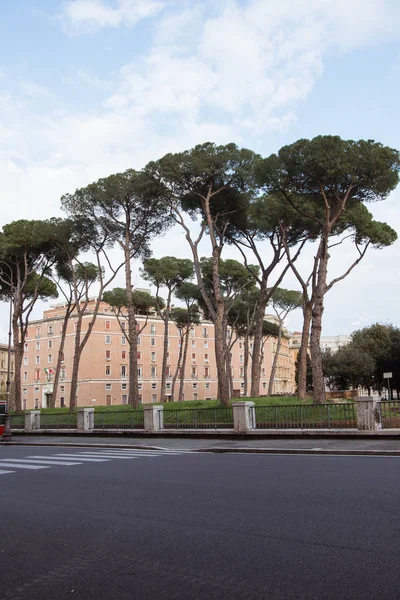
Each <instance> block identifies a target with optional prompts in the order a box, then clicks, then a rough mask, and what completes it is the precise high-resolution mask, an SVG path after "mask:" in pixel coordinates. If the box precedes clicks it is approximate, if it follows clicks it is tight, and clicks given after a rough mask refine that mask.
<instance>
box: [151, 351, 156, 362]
mask: <svg viewBox="0 0 400 600" xmlns="http://www.w3.org/2000/svg"><path fill="white" fill-rule="evenodd" d="M151 362H156V353H155V352H152V353H151Z"/></svg>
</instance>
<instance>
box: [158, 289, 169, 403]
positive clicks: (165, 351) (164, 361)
mask: <svg viewBox="0 0 400 600" xmlns="http://www.w3.org/2000/svg"><path fill="white" fill-rule="evenodd" d="M171 295H172V291H171V290H168V298H167V306H166V309H165V314H164V317H163V321H164V347H163V358H162V371H161V390H160V402H164V401H165V382H166V379H167V375H166V371H167V354H168V325H169V311H170V305H171ZM159 312H160V313H161V311H159Z"/></svg>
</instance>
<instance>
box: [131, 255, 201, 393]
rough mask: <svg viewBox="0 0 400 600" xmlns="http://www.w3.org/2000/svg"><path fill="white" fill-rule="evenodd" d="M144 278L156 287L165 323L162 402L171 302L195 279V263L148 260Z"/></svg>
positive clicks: (178, 259)
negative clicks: (163, 296) (182, 286)
mask: <svg viewBox="0 0 400 600" xmlns="http://www.w3.org/2000/svg"><path fill="white" fill-rule="evenodd" d="M141 273H142V277H143V279H145V280H146V281H149V282H150V283H152V284H153V285H154V286H155V287H156V300H157V304H156V307H157V313H158V316H159V317H160V318H161V319H162V321H163V323H164V343H163V358H162V370H161V389H160V402H164V400H165V381H166V375H167V356H168V325H169V321H170V312H171V300H172V295H173V293H174V291H175V290H176V288H177V286H179V285H180V284H181V283H183V282H184V281H185V280H187V279H191V278H192V277H193V262H192V261H191V260H189V259H186V258H175V257H174V256H164V257H163V258H159V259H158V258H148V259H147V260H145V261H144V262H143V269H142V270H141ZM160 288H165V289H166V292H167V293H166V302H165V304H164V303H163V305H164V306H165V308H163V307H162V306H161V305H160V302H159V297H160Z"/></svg>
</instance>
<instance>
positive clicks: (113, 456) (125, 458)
mask: <svg viewBox="0 0 400 600" xmlns="http://www.w3.org/2000/svg"><path fill="white" fill-rule="evenodd" d="M79 456H82V458H83V457H84V456H87V457H90V458H96V457H97V458H98V457H101V458H118V459H120V460H132V459H133V458H137V456H116V455H115V454H105V453H103V452H99V453H98V454H97V453H94V452H82V454H80V455H79Z"/></svg>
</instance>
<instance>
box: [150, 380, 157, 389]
mask: <svg viewBox="0 0 400 600" xmlns="http://www.w3.org/2000/svg"><path fill="white" fill-rule="evenodd" d="M151 389H152V390H156V389H157V382H156V381H155V382H154V383H152V384H151Z"/></svg>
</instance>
